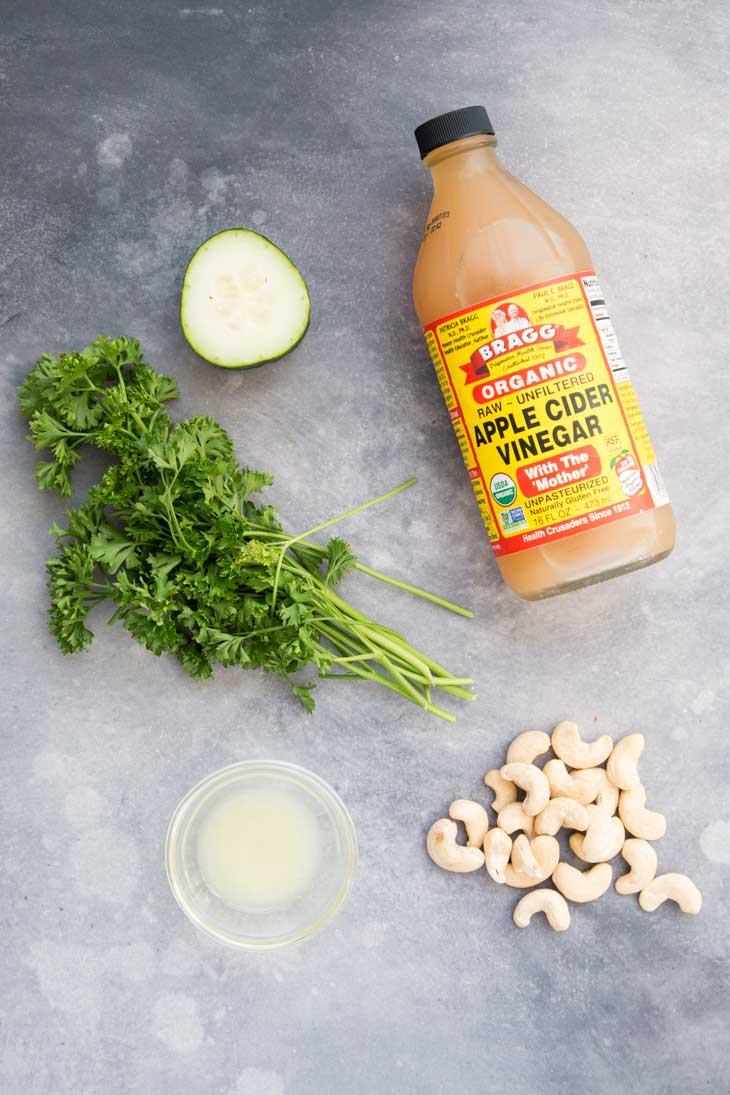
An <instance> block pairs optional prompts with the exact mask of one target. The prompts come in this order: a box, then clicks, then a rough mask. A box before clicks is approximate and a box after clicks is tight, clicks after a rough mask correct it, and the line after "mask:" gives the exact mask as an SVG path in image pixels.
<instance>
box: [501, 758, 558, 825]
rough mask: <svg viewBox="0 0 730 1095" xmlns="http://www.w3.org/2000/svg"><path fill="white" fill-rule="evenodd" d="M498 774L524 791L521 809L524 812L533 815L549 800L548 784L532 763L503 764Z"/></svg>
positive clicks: (543, 807) (542, 808)
mask: <svg viewBox="0 0 730 1095" xmlns="http://www.w3.org/2000/svg"><path fill="white" fill-rule="evenodd" d="M499 774H500V776H501V777H502V779H510V780H512V782H513V783H516V784H517V786H518V787H521V788H522V790H523V791H525V799H524V801H523V803H522V809H523V810H524V811H525V813H526V814H530V816H531V817H534V816H535V814H539V813H540V811H541V810H544V809H545V807H546V806H547V804H548V802H549V800H550V784H549V783H548V781H547V778H546V777H545V776H544V775H543V773H542V772H541V770H540V769H539V768H537V767H536V766H535V765H534V764H505V765H504V767H503V768H501V769H500V772H499Z"/></svg>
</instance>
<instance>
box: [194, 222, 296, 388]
mask: <svg viewBox="0 0 730 1095" xmlns="http://www.w3.org/2000/svg"><path fill="white" fill-rule="evenodd" d="M309 311H310V304H309V293H308V291H307V286H306V283H305V281H304V278H303V277H302V275H301V274H300V273H299V271H298V270H297V268H296V266H295V265H294V263H293V262H292V261H291V259H290V258H288V257H287V255H285V254H284V252H283V251H281V250H280V249H279V248H278V247H277V246H276V245H275V244H273V243H272V242H271V240H267V239H266V237H265V236H260V235H259V233H258V232H251V231H250V230H249V229H248V228H227V229H226V230H225V231H224V232H218V234H217V235H215V236H211V237H210V239H208V240H206V241H205V243H203V244H201V245H200V247H199V248H198V250H197V251H196V252H195V254H194V255H193V257H192V258H191V260H190V262H189V263H188V268H187V270H186V271H185V277H184V278H183V285H182V293H181V296H180V323H181V326H182V330H183V334H184V335H185V338H186V339H187V340H188V342H189V343H190V345H191V346H192V348H193V349H194V350H195V352H196V353H197V354H200V356H201V357H203V358H205V360H206V361H210V362H211V363H212V364H213V365H222V366H223V367H224V368H226V369H248V368H251V367H252V366H254V365H263V363H264V362H265V361H274V360H275V359H276V358H278V357H283V356H284V354H288V353H289V351H290V350H292V349H293V348H294V347H295V346H296V345H297V343H298V342H299V341H301V339H302V338H303V337H304V334H305V332H306V330H307V327H308V326H309Z"/></svg>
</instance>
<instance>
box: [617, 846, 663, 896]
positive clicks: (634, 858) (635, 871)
mask: <svg viewBox="0 0 730 1095" xmlns="http://www.w3.org/2000/svg"><path fill="white" fill-rule="evenodd" d="M621 855H622V856H623V857H624V859H625V860H626V862H627V863H628V865H629V867H630V868H631V870H630V871H627V872H626V874H622V875H621V877H620V878H617V879H616V892H617V893H624V894H628V893H638V892H639V890H643V889H645V888H646V887H647V886H648V885H649V883H650V882H651V880H652V879H653V877H654V875H655V874H656V863H657V860H656V852H655V851H654V849H653V848H652V846H651V844H649V842H648V841H646V840H636V839H635V838H633V837H629V839H628V840H625V841H624V846H623V848H622V849H621Z"/></svg>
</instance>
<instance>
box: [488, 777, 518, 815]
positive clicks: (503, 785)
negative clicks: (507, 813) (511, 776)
mask: <svg viewBox="0 0 730 1095" xmlns="http://www.w3.org/2000/svg"><path fill="white" fill-rule="evenodd" d="M484 783H485V784H486V786H487V787H490V788H491V789H492V790H493V791H494V802H493V803H492V809H493V810H494V812H495V814H499V813H501V811H502V810H504V808H505V806H509V804H510V802H516V801H517V788H516V787H515V785H514V783H511V782H510V780H508V779H502V777H501V776H500V774H499V770H498V769H497V768H493V769H492V771H491V772H487V774H486V776H485V777H484Z"/></svg>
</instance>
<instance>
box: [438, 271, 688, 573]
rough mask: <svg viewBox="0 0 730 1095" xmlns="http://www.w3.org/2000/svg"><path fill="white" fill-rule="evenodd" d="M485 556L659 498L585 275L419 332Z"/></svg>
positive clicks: (645, 439)
mask: <svg viewBox="0 0 730 1095" xmlns="http://www.w3.org/2000/svg"><path fill="white" fill-rule="evenodd" d="M425 334H426V343H427V345H428V348H429V351H430V353H431V358H432V360H433V363H434V365H435V367H436V373H437V375H438V378H439V382H440V384H441V389H442V391H443V393H444V398H445V400H446V405H447V407H448V409H449V413H450V415H451V421H452V423H453V426H454V430H455V432H456V436H457V438H458V441H459V445H460V447H461V451H462V453H463V456H464V462H465V463H466V466H467V469H468V472H469V477H470V479H471V481H472V484H473V486H474V493H475V494H476V497H477V501H478V503H479V508H480V509H481V512H482V517H483V518H484V524H485V525H486V528H487V532H488V534H489V539H490V541H491V543H492V547H493V548H494V551H495V554H497V555H505V554H507V553H510V552H515V551H524V550H526V549H527V548H531V547H536V546H539V545H541V544H545V543H549V542H550V541H552V540H559V539H561V538H563V537H565V536H574V535H575V534H576V533H579V532H586V531H587V530H588V529H591V528H595V527H596V526H598V525H605V524H608V523H609V522H611V521H618V520H621V518H623V517H629V516H631V515H632V514H634V513H640V512H641V511H642V510H647V509H653V508H654V507H655V506H660V505H663V504H664V503H666V502H668V501H669V499H668V496H667V494H666V491H665V489H664V485H663V483H662V479H661V476H660V474H659V470H658V468H657V465H656V458H655V456H654V450H653V449H652V446H651V441H650V440H649V435H648V433H647V430H646V426H645V425H644V420H643V418H642V416H641V411H640V410H639V405H638V402H637V400H636V395H635V393H634V389H633V385H632V384H631V380H630V379H629V374H628V370H627V368H626V365H625V363H624V360H623V358H622V356H621V351H620V349H619V346H618V342H617V340H616V335H615V332H614V329H613V324H612V323H611V320H610V318H609V315H608V312H607V310H606V305H605V302H604V300H603V297H602V294H601V290H600V286H599V284H598V280H597V278H596V276H595V274H594V273H593V272H592V271H587V272H585V273H578V274H574V275H573V276H572V277H568V278H556V279H555V280H553V281H547V282H542V283H540V284H539V285H532V286H529V287H528V288H526V289H518V290H517V291H516V292H514V293H510V294H508V295H506V296H500V297H495V298H494V299H493V300H487V301H484V302H482V303H481V304H475V305H474V306H473V307H471V308H465V309H464V310H463V311H461V312H455V313H454V314H453V315H450V316H444V317H443V318H442V319H439V320H436V321H435V322H434V323H429V325H428V326H427V327H426V328H425Z"/></svg>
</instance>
